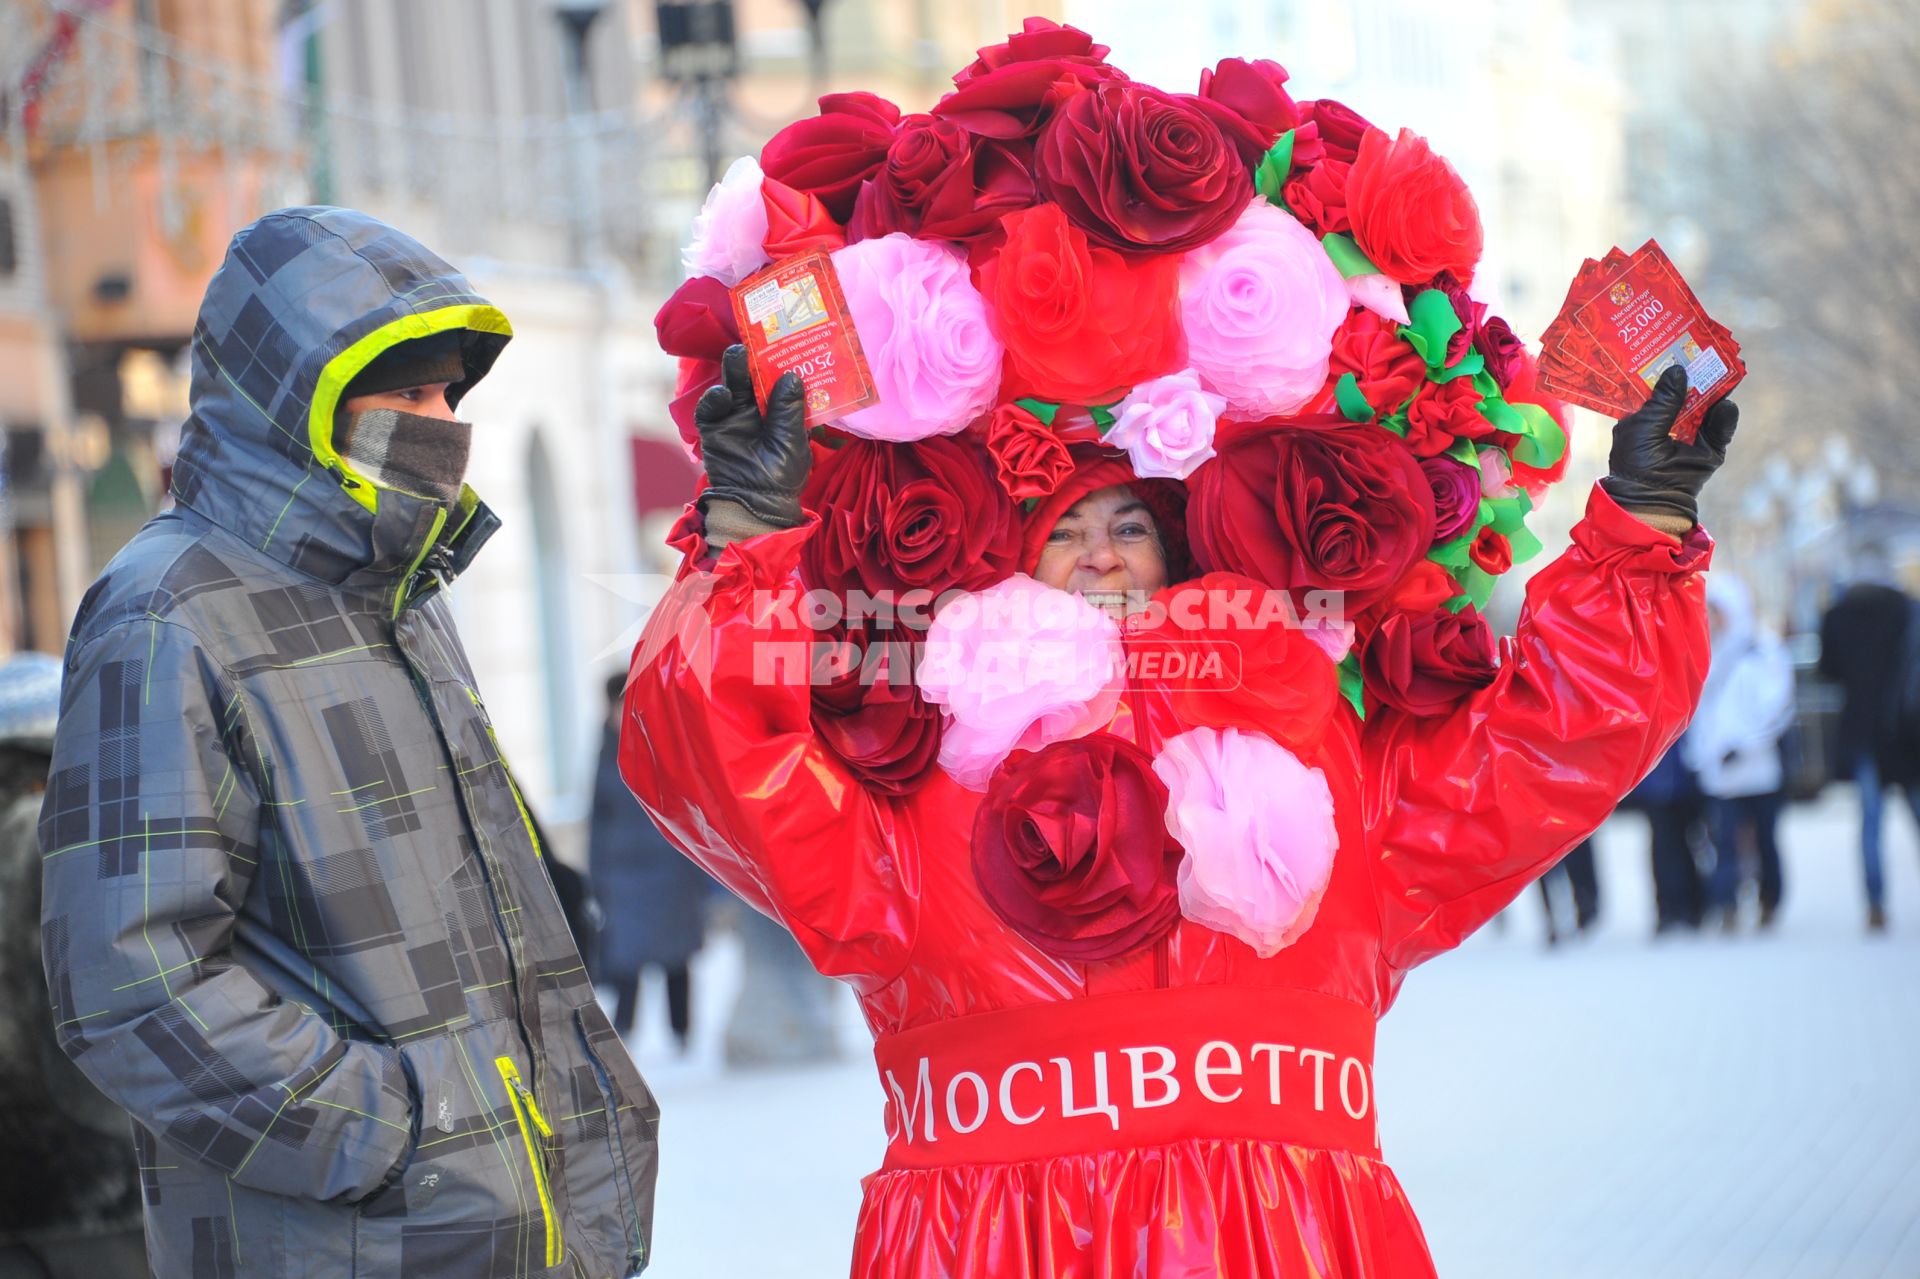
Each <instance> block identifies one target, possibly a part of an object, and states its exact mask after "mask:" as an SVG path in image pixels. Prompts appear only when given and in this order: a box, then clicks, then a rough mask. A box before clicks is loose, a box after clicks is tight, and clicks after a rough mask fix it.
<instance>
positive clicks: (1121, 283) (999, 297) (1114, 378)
mask: <svg viewBox="0 0 1920 1279" xmlns="http://www.w3.org/2000/svg"><path fill="white" fill-rule="evenodd" d="M1000 225H1001V228H1002V230H1003V231H1004V232H1005V236H1004V239H1003V241H1002V243H1000V244H999V245H998V246H997V247H996V248H994V249H992V250H990V251H988V250H983V251H982V252H981V253H980V254H978V255H976V261H977V262H978V269H977V271H976V273H975V274H976V278H977V281H978V283H979V286H980V292H981V294H982V296H984V297H985V298H986V300H987V314H988V316H989V318H990V320H991V322H992V324H993V327H994V334H995V336H996V337H998V338H999V339H1000V341H1001V343H1002V344H1003V345H1004V346H1005V347H1006V352H1007V354H1006V374H1005V379H1006V380H1005V382H1004V383H1003V386H1002V390H1003V393H1004V394H1006V395H1007V396H1009V397H1010V398H1016V399H1017V398H1019V397H1021V396H1025V395H1033V396H1037V397H1038V398H1040V399H1043V400H1047V401H1049V402H1052V403H1058V404H1080V405H1086V404H1108V403H1111V402H1112V401H1113V400H1114V399H1115V398H1116V397H1117V396H1119V395H1121V394H1124V393H1125V391H1126V389H1127V388H1128V387H1130V386H1133V385H1135V384H1136V383H1139V382H1144V381H1146V380H1147V379H1149V378H1154V377H1159V376H1160V375H1161V374H1163V373H1172V372H1174V371H1176V370H1177V369H1179V368H1180V365H1181V362H1182V361H1183V360H1184V359H1185V358H1186V351H1185V339H1184V336H1183V333H1182V330H1181V328H1180V295H1179V290H1180V259H1178V258H1176V257H1172V256H1168V255H1165V254H1162V255H1160V256H1157V257H1150V258H1133V259H1128V258H1125V257H1122V256H1121V255H1120V254H1118V253H1115V252H1114V251H1113V250H1111V249H1103V248H1095V247H1092V246H1089V245H1088V243H1087V237H1086V236H1085V235H1083V234H1082V233H1081V232H1080V230H1079V228H1077V227H1075V226H1072V225H1070V224H1069V223H1068V221H1067V218H1066V215H1065V214H1064V213H1062V212H1061V210H1060V207H1059V206H1058V205H1055V204H1038V205H1035V206H1034V207H1033V208H1031V209H1022V210H1021V211H1020V212H1018V213H1013V214H1009V215H1008V216H1007V218H1006V219H1005V220H1004V221H1003V222H1002V223H1001V224H1000Z"/></svg>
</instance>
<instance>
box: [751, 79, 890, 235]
mask: <svg viewBox="0 0 1920 1279" xmlns="http://www.w3.org/2000/svg"><path fill="white" fill-rule="evenodd" d="M899 123H900V108H899V107H896V106H894V105H893V103H891V102H888V101H887V100H886V99H885V98H881V97H876V96H875V95H873V94H871V93H829V94H827V95H826V96H825V97H823V98H821V99H820V114H819V115H817V116H811V117H809V118H807V119H805V120H795V121H794V122H793V123H792V124H790V125H788V126H787V127H786V128H784V129H782V130H780V132H778V133H776V134H774V135H773V136H772V137H771V138H769V139H767V145H766V146H764V147H762V148H761V149H760V168H761V171H762V172H764V173H765V174H766V175H767V176H768V177H771V178H775V179H778V180H779V181H781V182H784V183H786V184H787V185H788V186H790V187H792V188H794V189H795V190H797V191H811V192H812V193H813V194H815V195H817V196H819V197H820V202H821V203H822V204H824V205H826V206H827V212H829V213H831V214H833V216H834V218H835V220H837V221H840V222H845V221H846V220H847V219H848V218H849V217H850V216H852V214H853V201H854V198H855V197H856V196H858V195H859V194H860V184H861V183H862V182H865V181H866V180H867V179H868V178H870V177H872V176H873V175H874V172H875V171H876V170H878V169H879V167H880V166H881V165H882V164H883V163H885V162H886V158H887V148H888V146H889V145H891V144H892V142H893V130H894V126H896V125H898V124H899Z"/></svg>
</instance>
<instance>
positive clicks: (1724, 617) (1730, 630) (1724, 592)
mask: <svg viewBox="0 0 1920 1279" xmlns="http://www.w3.org/2000/svg"><path fill="white" fill-rule="evenodd" d="M1707 607H1708V608H1711V609H1714V610H1716V611H1718V612H1719V614H1720V630H1719V632H1718V633H1717V634H1716V635H1715V636H1714V637H1713V647H1714V651H1715V652H1716V653H1739V652H1741V651H1743V650H1744V649H1746V648H1747V647H1748V646H1749V645H1751V644H1752V643H1753V640H1754V620H1753V593H1752V592H1751V591H1749V590H1748V589H1747V584H1746V583H1745V582H1743V581H1741V580H1740V579H1739V578H1737V577H1735V576H1733V575H1732V574H1730V573H1726V572H1720V573H1709V574H1708V575H1707Z"/></svg>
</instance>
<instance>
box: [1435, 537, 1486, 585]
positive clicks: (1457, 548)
mask: <svg viewBox="0 0 1920 1279" xmlns="http://www.w3.org/2000/svg"><path fill="white" fill-rule="evenodd" d="M1475 531H1476V529H1468V530H1467V531H1466V532H1464V533H1462V534H1461V535H1460V536H1459V537H1456V538H1454V539H1452V540H1451V541H1446V542H1441V543H1440V544H1439V545H1438V546H1435V547H1434V548H1433V549H1432V550H1430V551H1428V552H1427V558H1428V559H1430V560H1432V561H1433V562H1434V563H1435V564H1438V565H1439V566H1440V567H1441V568H1444V569H1446V570H1447V571H1448V572H1450V573H1452V574H1453V575H1454V577H1455V578H1456V579H1457V578H1459V576H1460V570H1461V569H1462V568H1464V567H1466V566H1467V565H1470V564H1471V563H1472V562H1473V561H1471V560H1470V559H1468V558H1467V552H1468V551H1469V550H1470V549H1472V547H1473V535H1474V532H1475Z"/></svg>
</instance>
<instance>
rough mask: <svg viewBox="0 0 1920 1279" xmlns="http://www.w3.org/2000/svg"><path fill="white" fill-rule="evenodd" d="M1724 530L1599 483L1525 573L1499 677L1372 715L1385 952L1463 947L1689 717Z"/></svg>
mask: <svg viewBox="0 0 1920 1279" xmlns="http://www.w3.org/2000/svg"><path fill="white" fill-rule="evenodd" d="M1712 550H1713V543H1712V541H1711V539H1709V538H1708V537H1707V535H1706V534H1705V533H1704V532H1703V531H1702V530H1700V529H1697V528H1696V529H1695V530H1694V531H1693V532H1692V533H1691V534H1690V535H1689V536H1688V537H1687V538H1686V539H1685V540H1684V541H1683V540H1681V539H1677V538H1674V537H1671V536H1669V535H1667V534H1665V533H1661V532H1659V531H1657V530H1655V529H1653V528H1650V527H1649V526H1647V525H1646V524H1644V523H1642V522H1641V521H1640V520H1638V519H1635V518H1634V517H1633V516H1631V515H1629V514H1627V513H1626V512H1625V511H1623V510H1621V509H1620V507H1619V506H1618V505H1616V504H1615V503H1614V501H1613V499H1612V498H1611V497H1609V496H1608V495H1607V493H1606V491H1605V490H1604V489H1602V488H1600V487H1599V486H1595V488H1594V490H1593V494H1592V496H1591V497H1590V498H1589V499H1588V502H1587V513H1586V518H1585V519H1584V520H1582V521H1581V522H1580V523H1579V524H1578V525H1576V526H1575V527H1574V530H1573V545H1572V546H1571V547H1570V548H1568V550H1567V552H1566V553H1565V554H1564V555H1562V556H1561V557H1560V558H1559V559H1558V560H1556V561H1554V562H1553V563H1552V564H1550V565H1548V566H1547V567H1546V568H1545V569H1543V570H1541V572H1540V573H1539V574H1537V575H1536V576H1535V577H1534V578H1533V580H1532V581H1531V582H1530V583H1528V586H1527V601H1526V607H1525V609H1524V610H1523V611H1522V613H1521V617H1520V624H1519V627H1518V630H1517V633H1516V634H1515V635H1514V637H1513V638H1512V640H1510V641H1509V642H1508V644H1507V647H1506V649H1505V652H1504V655H1503V661H1502V663H1501V667H1500V674H1499V676H1498V677H1497V678H1496V679H1495V680H1494V682H1493V683H1492V684H1490V685H1488V686H1487V687H1486V688H1483V689H1481V690H1479V691H1478V692H1477V693H1475V694H1474V695H1473V696H1472V697H1471V698H1469V699H1467V700H1466V701H1465V702H1464V703H1462V704H1461V705H1460V707H1459V708H1458V709H1456V710H1455V711H1454V712H1453V713H1452V714H1450V715H1448V716H1446V717H1444V718H1437V719H1436V718H1426V719H1422V718H1418V717H1414V716H1408V715H1403V714H1399V713H1395V712H1386V713H1383V714H1382V715H1381V718H1380V720H1379V722H1378V723H1372V724H1369V725H1368V726H1367V736H1366V774H1365V780H1366V795H1367V800H1366V822H1367V826H1368V829H1369V832H1370V833H1371V835H1372V837H1373V838H1372V843H1373V847H1374V848H1375V850H1376V856H1377V859H1378V860H1377V864H1376V867H1377V868H1376V881H1377V883H1378V884H1379V890H1380V897H1381V901H1380V909H1381V932H1382V939H1383V944H1384V957H1385V959H1386V961H1387V963H1388V964H1390V965H1391V966H1392V967H1394V968H1396V969H1402V970H1404V969H1406V968H1410V967H1412V966H1413V965H1415V964H1417V963H1420V962H1421V961H1422V960H1425V959H1428V958H1430V957H1431V956H1433V955H1437V954H1439V953H1440V952H1442V951H1445V950H1450V949H1452V948H1453V947H1454V946H1456V945H1458V944H1459V943H1460V941H1461V940H1462V939H1463V938H1465V937H1466V936H1467V934H1469V933H1471V932H1472V931H1473V930H1474V929H1476V928H1478V927H1479V926H1480V925H1481V924H1483V923H1485V922H1486V921H1487V920H1488V919H1490V918H1492V916H1493V915H1494V914H1496V913H1497V912H1498V911H1499V910H1500V909H1501V908H1502V907H1503V906H1505V905H1506V904H1507V903H1508V902H1510V901H1512V900H1513V898H1514V897H1515V896H1517V895H1518V894H1519V892H1520V890H1521V889H1523V888H1525V887H1526V886H1527V884H1529V883H1530V882H1532V881H1533V880H1534V879H1535V878H1536V877H1538V876H1539V875H1540V874H1542V873H1544V872H1545V871H1546V869H1547V868H1548V867H1549V866H1551V865H1552V864H1553V863H1554V862H1555V861H1556V860H1557V859H1558V858H1559V857H1561V856H1562V855H1563V854H1565V853H1566V852H1567V851H1568V850H1569V849H1570V848H1572V847H1573V846H1574V845H1575V844H1577V843H1579V842H1580V840H1581V839H1583V838H1585V837H1586V836H1587V835H1588V834H1590V833H1591V832H1592V831H1593V829H1594V828H1595V827H1597V826H1598V825H1599V824H1600V823H1601V821H1603V820H1604V819H1605V818H1606V816H1607V814H1608V813H1610V812H1612V811H1613V808H1614V805H1615V804H1616V803H1618V802H1619V800H1620V797H1621V796H1622V795H1624V794H1626V792H1627V791H1629V790H1631V789H1632V788H1633V786H1634V785H1635V783H1637V782H1638V781H1639V780H1640V778H1641V777H1643V776H1645V775H1646V773H1647V772H1648V771H1649V770H1650V769H1651V768H1652V767H1653V765H1654V763H1655V762H1656V761H1657V760H1658V759H1659V758H1660V756H1661V754H1662V753H1663V752H1664V751H1665V750H1666V749H1667V747H1668V746H1669V745H1671V744H1672V742H1673V740H1674V739H1675V738H1677V737H1678V736H1679V735H1680V733H1681V731H1682V730H1683V729H1684V728H1685V727H1686V724H1687V721H1688V719H1689V718H1690V717H1691V716H1692V714H1693V709H1694V706H1695V704H1696V703H1697V702H1698V701H1699V699H1700V686H1701V683H1702V681H1704V680H1705V678H1706V673H1707V653H1708V646H1707V618H1706V602H1705V582H1704V579H1703V577H1702V576H1701V570H1703V569H1705V568H1706V567H1707V562H1708V560H1709V559H1710V558H1711V555H1712Z"/></svg>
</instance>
